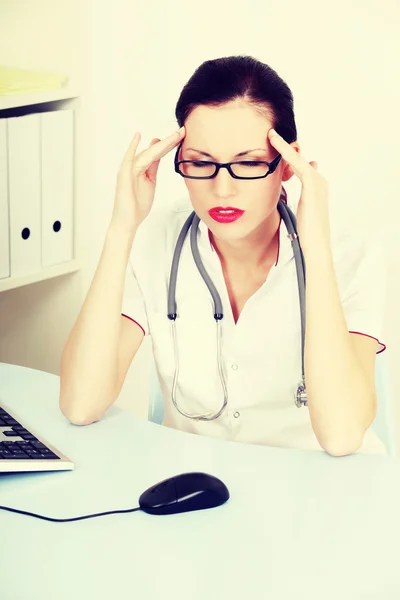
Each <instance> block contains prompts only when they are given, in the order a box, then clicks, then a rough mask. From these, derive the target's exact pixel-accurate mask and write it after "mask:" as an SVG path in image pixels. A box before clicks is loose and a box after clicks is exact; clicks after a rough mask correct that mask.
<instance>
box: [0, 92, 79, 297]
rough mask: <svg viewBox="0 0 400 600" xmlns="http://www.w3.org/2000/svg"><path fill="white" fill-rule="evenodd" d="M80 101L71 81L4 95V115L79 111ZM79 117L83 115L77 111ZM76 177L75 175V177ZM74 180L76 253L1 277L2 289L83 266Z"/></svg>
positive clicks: (0, 102) (0, 100) (0, 113)
mask: <svg viewBox="0 0 400 600" xmlns="http://www.w3.org/2000/svg"><path fill="white" fill-rule="evenodd" d="M78 105H79V93H78V90H77V89H76V87H75V86H72V85H68V86H66V87H63V88H58V89H54V90H45V91H37V92H28V93H21V94H9V95H3V96H1V95H0V119H1V118H6V117H10V116H17V115H22V114H27V113H31V112H35V113H40V112H47V111H53V110H60V109H65V108H73V109H74V111H75V115H76V112H77V109H78ZM76 116H77V117H79V115H76ZM74 147H75V149H76V139H75V138H74ZM75 149H74V174H76V172H77V153H76V152H75ZM74 179H75V177H74ZM75 183H76V182H75V181H74V201H73V215H74V217H73V220H74V224H73V232H74V233H73V247H74V257H73V259H72V260H71V261H68V262H63V263H59V264H57V265H52V266H50V267H47V266H43V267H42V268H41V269H40V270H38V271H37V272H34V273H27V274H26V275H18V276H12V275H11V276H10V277H5V278H1V279H0V292H3V291H7V290H12V289H14V288H19V287H22V286H25V285H29V284H31V283H36V282H39V281H44V280H46V279H51V278H54V277H58V276H60V275H65V274H67V273H72V272H74V271H77V270H78V269H80V268H81V260H79V243H78V234H77V231H78V216H77V214H78V210H77V200H76V196H77V194H76V191H77V190H76V189H75V188H76V185H75Z"/></svg>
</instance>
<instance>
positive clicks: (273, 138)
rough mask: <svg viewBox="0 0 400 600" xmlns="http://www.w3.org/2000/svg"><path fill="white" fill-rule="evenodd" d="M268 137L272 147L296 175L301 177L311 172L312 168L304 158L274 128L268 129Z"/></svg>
mask: <svg viewBox="0 0 400 600" xmlns="http://www.w3.org/2000/svg"><path fill="white" fill-rule="evenodd" d="M268 139H269V141H270V142H271V144H272V145H273V146H274V148H275V149H276V150H278V152H279V154H281V155H282V158H283V159H284V160H285V161H286V162H287V163H288V164H289V165H290V166H291V167H292V169H293V171H294V173H296V175H297V176H298V177H300V178H301V177H303V176H306V175H308V174H309V173H310V172H312V170H313V169H312V167H311V165H310V164H309V163H308V162H307V161H306V159H305V158H304V157H303V156H301V154H299V152H296V150H295V149H294V148H293V147H292V146H291V145H290V144H288V143H287V142H286V140H284V139H283V137H281V136H280V135H279V133H277V132H276V131H275V129H270V130H269V131H268Z"/></svg>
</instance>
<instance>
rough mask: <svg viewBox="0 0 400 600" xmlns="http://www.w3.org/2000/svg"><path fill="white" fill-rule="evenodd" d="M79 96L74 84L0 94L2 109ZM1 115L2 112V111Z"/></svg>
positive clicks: (0, 107)
mask: <svg viewBox="0 0 400 600" xmlns="http://www.w3.org/2000/svg"><path fill="white" fill-rule="evenodd" d="M78 96H79V94H78V91H77V90H76V89H74V88H73V87H72V86H68V87H64V88H60V89H56V90H46V91H43V92H27V93H23V94H7V95H4V96H1V95H0V111H3V110H8V109H11V108H18V107H20V106H31V105H34V104H46V103H48V102H57V101H60V100H71V99H72V98H77V97H78ZM0 117H1V113H0Z"/></svg>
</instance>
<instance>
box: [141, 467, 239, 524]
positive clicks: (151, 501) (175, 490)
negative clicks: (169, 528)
mask: <svg viewBox="0 0 400 600" xmlns="http://www.w3.org/2000/svg"><path fill="white" fill-rule="evenodd" d="M228 498H229V491H228V488H227V487H226V485H225V484H224V483H223V482H222V481H221V480H220V479H218V478H217V477H214V476H213V475H208V474H207V473H182V474H181V475H175V477H170V478H169V479H164V480H163V481H160V483H156V484H155V485H153V486H152V487H151V488H149V489H148V490H146V491H145V492H143V494H142V495H141V496H140V498H139V505H140V508H141V509H142V510H143V511H144V512H147V513H150V514H152V515H170V514H172V513H179V512H187V511H190V510H202V509H204V508H213V507H214V506H220V505H221V504H224V502H226V501H227V500H228Z"/></svg>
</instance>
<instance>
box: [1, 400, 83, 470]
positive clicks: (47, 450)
mask: <svg viewBox="0 0 400 600" xmlns="http://www.w3.org/2000/svg"><path fill="white" fill-rule="evenodd" d="M73 468H74V465H73V463H72V462H71V461H70V460H69V459H68V458H67V457H66V456H64V455H63V454H61V452H59V451H58V450H57V449H56V448H54V446H52V445H50V444H49V443H48V442H45V440H43V438H39V437H38V436H37V435H35V434H34V433H33V432H32V430H31V429H29V428H27V427H25V426H24V425H23V424H22V423H21V422H20V421H19V420H18V419H16V418H15V416H13V415H12V414H11V413H10V411H9V409H8V410H6V409H5V408H3V407H1V406H0V473H1V472H5V471H7V472H9V471H50V470H57V471H58V470H69V469H73Z"/></svg>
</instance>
